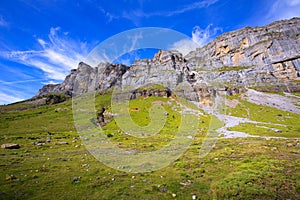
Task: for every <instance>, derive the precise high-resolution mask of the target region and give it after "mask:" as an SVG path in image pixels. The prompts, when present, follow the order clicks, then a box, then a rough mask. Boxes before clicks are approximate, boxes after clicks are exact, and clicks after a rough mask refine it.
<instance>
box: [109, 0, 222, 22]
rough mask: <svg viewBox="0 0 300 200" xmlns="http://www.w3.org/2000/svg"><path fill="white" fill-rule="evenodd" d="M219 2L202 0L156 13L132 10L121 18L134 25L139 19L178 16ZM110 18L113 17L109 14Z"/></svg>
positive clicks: (216, 0) (124, 13)
mask: <svg viewBox="0 0 300 200" xmlns="http://www.w3.org/2000/svg"><path fill="white" fill-rule="evenodd" d="M218 1H219V0H202V1H196V2H194V3H191V4H186V5H183V6H178V8H176V9H173V10H159V11H156V12H145V11H144V10H142V9H134V10H129V11H124V12H123V13H122V15H121V16H122V17H123V18H125V19H128V20H131V21H133V22H134V23H135V24H138V21H139V20H140V19H141V18H149V17H155V16H163V17H171V16H174V15H179V14H182V13H185V12H188V11H192V10H196V9H200V8H207V7H209V6H211V5H213V4H215V3H217V2H218ZM110 16H113V15H112V14H111V13H110Z"/></svg>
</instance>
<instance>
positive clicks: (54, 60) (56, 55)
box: [0, 27, 90, 81]
mask: <svg viewBox="0 0 300 200" xmlns="http://www.w3.org/2000/svg"><path fill="white" fill-rule="evenodd" d="M60 30H61V29H60V27H55V28H51V29H50V33H49V35H48V38H47V39H45V40H44V39H42V38H38V39H37V43H38V44H39V45H40V47H41V48H40V49H39V50H26V51H19V50H12V51H5V52H3V51H2V52H0V56H1V57H3V58H5V59H8V60H10V61H14V62H17V63H21V64H24V65H27V66H31V67H35V68H38V69H40V70H42V71H43V72H44V73H45V76H46V77H43V78H45V79H52V80H60V81H61V80H63V79H64V78H65V76H66V75H67V74H68V73H69V71H70V69H72V68H76V67H77V64H78V63H79V62H80V61H83V60H84V58H85V57H86V56H87V54H88V52H89V50H90V49H89V48H88V46H87V43H85V42H81V41H75V40H71V39H69V38H68V37H67V35H66V34H60Z"/></svg>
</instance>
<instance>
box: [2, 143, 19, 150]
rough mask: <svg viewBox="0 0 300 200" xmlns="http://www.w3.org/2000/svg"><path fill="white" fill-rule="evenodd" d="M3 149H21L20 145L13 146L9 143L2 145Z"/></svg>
mask: <svg viewBox="0 0 300 200" xmlns="http://www.w3.org/2000/svg"><path fill="white" fill-rule="evenodd" d="M1 148H2V149H19V148H20V145H19V144H13V143H7V144H2V145H1Z"/></svg>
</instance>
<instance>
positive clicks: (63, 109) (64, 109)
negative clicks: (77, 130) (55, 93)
mask: <svg viewBox="0 0 300 200" xmlns="http://www.w3.org/2000/svg"><path fill="white" fill-rule="evenodd" d="M66 110H69V109H68V108H55V110H54V111H55V112H61V111H66Z"/></svg>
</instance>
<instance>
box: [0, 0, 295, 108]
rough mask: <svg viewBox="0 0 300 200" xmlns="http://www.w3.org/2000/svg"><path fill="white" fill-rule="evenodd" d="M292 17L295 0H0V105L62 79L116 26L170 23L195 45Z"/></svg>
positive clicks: (165, 25) (117, 28)
mask: <svg viewBox="0 0 300 200" xmlns="http://www.w3.org/2000/svg"><path fill="white" fill-rule="evenodd" d="M295 16H300V0H263V1H261V0H258V1H253V0H199V1H197V0H196V1H190V0H186V1H178V0H163V1H162V0H159V1H158V0H151V1H150V0H138V1H133V0H123V1H122V0H120V1H117V0H116V1H93V0H82V1H76V0H19V1H17V0H1V6H0V68H1V73H0V86H1V87H0V104H8V103H12V102H15V101H19V100H22V99H28V98H30V97H32V96H34V95H35V94H36V92H37V91H38V89H39V88H41V87H42V86H43V85H44V84H47V83H59V82H62V81H63V79H64V77H65V76H66V75H67V74H68V73H69V72H70V70H71V69H72V68H76V67H77V64H78V63H79V62H80V61H82V60H84V58H85V57H86V56H87V55H88V54H89V52H90V51H91V50H92V49H93V48H95V47H96V46H97V44H99V43H100V42H102V41H103V40H105V39H107V38H109V37H111V36H113V35H115V34H118V33H120V32H122V31H126V30H129V29H134V28H140V27H162V28H169V29H173V30H176V31H179V32H182V33H184V34H186V35H188V36H190V37H191V38H192V39H193V41H195V42H197V43H198V44H199V45H200V46H202V45H204V44H206V43H207V42H209V41H211V40H212V39H214V38H215V37H216V36H218V35H220V34H222V33H224V32H228V31H232V30H236V29H239V28H242V27H245V26H261V25H265V24H268V23H270V22H272V21H275V20H279V19H288V18H291V17H295ZM150 52H152V51H150ZM136 54H138V53H136ZM136 54H135V55H136ZM143 55H147V54H143ZM138 56H140V54H139V55H136V57H138Z"/></svg>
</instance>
